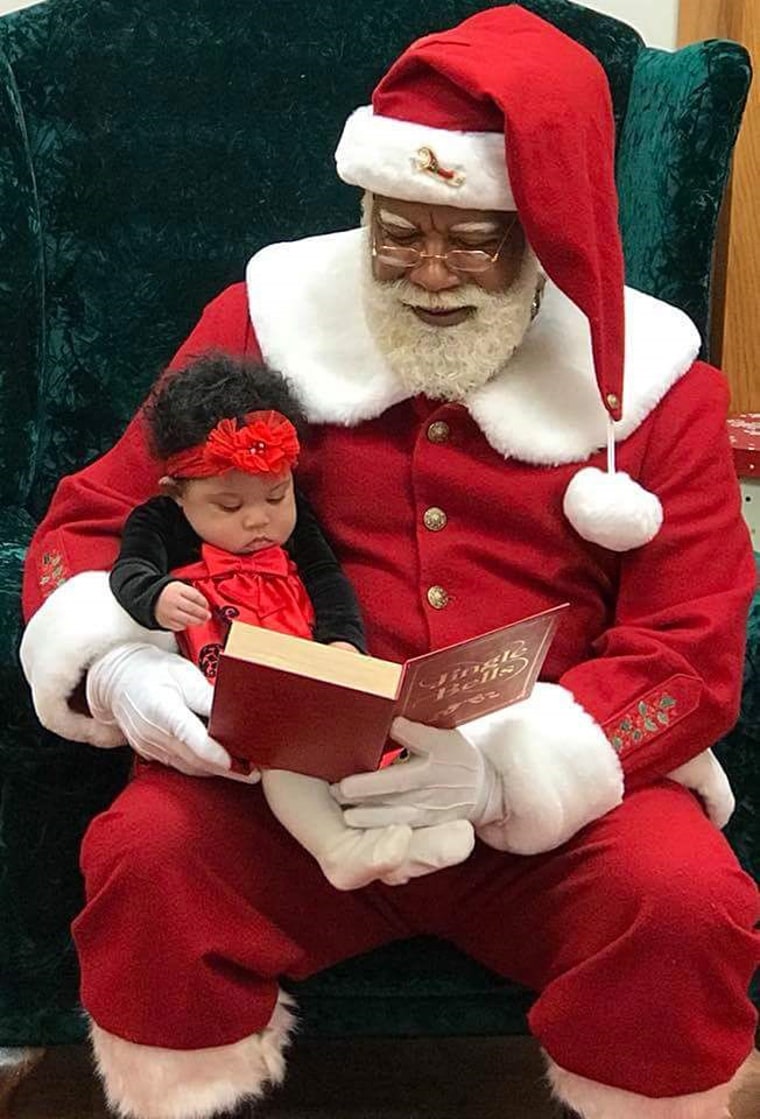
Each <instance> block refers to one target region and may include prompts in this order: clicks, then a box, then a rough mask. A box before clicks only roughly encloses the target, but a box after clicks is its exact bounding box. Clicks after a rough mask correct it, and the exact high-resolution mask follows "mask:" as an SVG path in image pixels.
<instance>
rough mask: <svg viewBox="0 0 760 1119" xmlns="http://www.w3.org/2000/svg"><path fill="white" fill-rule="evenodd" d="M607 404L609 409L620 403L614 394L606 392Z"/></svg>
mask: <svg viewBox="0 0 760 1119" xmlns="http://www.w3.org/2000/svg"><path fill="white" fill-rule="evenodd" d="M607 403H608V404H609V406H610V408H617V406H618V404H619V403H620V400H619V398H618V397H617V396H616V395H615V393H614V392H608V393H607Z"/></svg>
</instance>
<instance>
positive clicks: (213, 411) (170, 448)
mask: <svg viewBox="0 0 760 1119" xmlns="http://www.w3.org/2000/svg"><path fill="white" fill-rule="evenodd" d="M269 408H272V409H274V411H276V412H281V413H282V415H283V416H285V417H286V418H287V419H289V420H290V422H291V423H292V424H293V426H294V427H295V429H296V431H297V432H298V435H299V438H301V437H302V436H303V434H304V430H305V427H306V417H305V415H304V412H303V409H302V407H301V405H300V403H299V401H298V399H297V397H296V396H295V394H294V393H293V391H292V389H291V388H290V386H289V385H288V384H287V382H286V381H285V379H284V377H283V376H282V374H281V373H277V372H275V370H273V369H268V368H267V367H266V366H265V365H261V364H259V363H257V362H255V361H251V360H250V359H248V358H238V357H232V356H231V355H230V354H225V353H223V352H221V351H209V352H208V353H205V354H202V355H201V356H200V357H198V358H195V359H194V360H193V361H191V362H189V363H188V364H187V365H185V366H183V367H182V368H181V369H176V370H172V371H171V372H169V373H166V374H165V375H164V376H163V377H162V378H161V380H160V381H159V382H158V384H157V385H156V386H155V388H154V389H153V391H152V393H151V394H150V396H149V398H148V400H147V401H146V404H145V408H144V416H145V420H146V422H147V426H148V434H149V438H150V443H151V449H152V451H153V453H154V454H155V455H156V457H157V458H160V459H166V458H168V457H169V455H173V454H177V452H179V451H186V450H187V449H188V448H189V447H194V446H196V444H198V443H203V442H204V441H205V439H206V437H207V436H208V434H209V432H210V431H211V430H212V429H213V428H214V427H216V425H217V424H218V423H219V421H220V420H226V419H238V420H242V417H243V416H244V415H245V414H246V412H255V411H258V410H259V409H261V410H267V409H269Z"/></svg>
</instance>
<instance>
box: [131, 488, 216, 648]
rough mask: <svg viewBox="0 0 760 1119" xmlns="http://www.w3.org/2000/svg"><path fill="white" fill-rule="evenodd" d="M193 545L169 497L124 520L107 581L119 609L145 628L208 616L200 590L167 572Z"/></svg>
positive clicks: (182, 623) (186, 622)
mask: <svg viewBox="0 0 760 1119" xmlns="http://www.w3.org/2000/svg"><path fill="white" fill-rule="evenodd" d="M191 545H192V530H191V529H190V528H189V525H187V522H186V521H185V520H184V518H183V516H182V513H181V511H180V510H179V507H178V506H176V505H175V503H174V502H173V501H172V500H171V499H170V498H152V499H151V500H150V501H146V502H144V503H143V504H142V505H138V506H137V508H136V509H134V510H133V511H132V513H131V514H130V516H129V517H128V518H127V521H126V524H125V525H124V530H123V533H122V538H121V549H120V551H119V556H118V559H117V560H116V563H115V564H114V566H113V568H112V570H111V574H110V577H109V582H110V586H111V591H112V593H113V595H114V597H115V599H116V601H117V602H118V603H119V605H120V606H122V607H123V608H124V610H126V612H127V613H128V614H129V615H130V617H132V618H134V620H135V621H136V622H138V623H139V624H140V625H142V626H145V628H146V629H171V630H180V629H184V628H185V626H188V625H195V624H197V623H198V622H203V621H205V620H206V619H207V618H208V603H207V602H206V600H205V598H204V597H203V595H202V594H201V593H200V591H196V590H194V589H193V588H192V587H189V586H188V585H187V584H186V583H182V582H180V581H179V580H178V579H174V578H173V577H172V576H171V575H170V574H169V571H170V570H171V568H173V567H177V566H178V565H179V564H180V563H181V562H183V561H185V560H186V559H187V555H186V554H184V555H183V554H182V553H183V552H185V553H186V552H187V549H188V547H189V546H191Z"/></svg>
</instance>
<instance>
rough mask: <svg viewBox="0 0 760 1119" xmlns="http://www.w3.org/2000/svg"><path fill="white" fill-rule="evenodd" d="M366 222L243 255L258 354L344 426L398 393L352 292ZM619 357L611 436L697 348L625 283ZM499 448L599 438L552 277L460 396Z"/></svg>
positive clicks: (577, 335) (580, 330)
mask: <svg viewBox="0 0 760 1119" xmlns="http://www.w3.org/2000/svg"><path fill="white" fill-rule="evenodd" d="M368 267H369V258H368V253H367V248H366V230H364V229H353V230H349V231H347V232H342V233H330V234H326V235H325V236H321V237H310V238H307V239H305V240H302V241H292V242H285V243H281V244H277V245H269V246H267V248H264V249H262V250H261V251H260V252H258V253H257V254H256V255H255V256H254V257H253V259H252V260H251V261H250V262H249V264H248V269H247V274H246V281H247V288H248V301H249V310H250V315H251V321H252V323H253V325H254V329H255V331H256V336H257V338H258V341H259V345H260V346H261V349H262V353H263V356H264V358H265V360H266V361H267V362H269V363H270V364H271V365H272V366H273V367H274V368H276V369H279V370H280V371H281V372H282V373H283V374H284V375H285V376H286V377H287V378H288V380H289V381H290V382H291V383H292V384H293V386H294V387H295V388H296V390H297V391H298V393H299V395H300V396H301V398H302V400H303V402H304V405H305V407H306V411H307V415H308V418H309V419H310V420H311V422H313V423H338V424H345V425H347V426H351V425H354V424H358V423H360V422H361V421H362V420H366V419H372V418H374V417H376V416H379V415H381V414H382V413H383V412H384V411H385V410H386V409H387V408H389V407H391V406H392V405H393V404H397V403H399V401H401V400H404V399H405V398H406V397H407V395H408V393H407V392H406V390H405V389H404V387H403V386H402V385H401V384H400V383H399V381H398V380H397V378H396V376H395V374H394V373H393V372H392V370H391V369H390V368H389V367H388V365H387V364H386V362H385V359H384V358H383V356H382V354H381V353H380V351H379V350H378V349H377V346H376V345H375V342H374V340H373V338H372V335H371V333H370V331H369V328H368V326H367V322H366V319H365V317H364V311H363V308H362V304H361V289H362V285H363V283H364V277H363V271H364V270H366V269H367V268H368ZM625 314H626V332H625V348H626V364H625V395H624V407H623V412H624V414H623V419H622V420H620V421H619V422H617V423H616V424H615V435H616V439H617V440H618V441H622V440H624V439H626V438H627V437H628V436H629V435H630V434H631V433H632V432H633V431H635V430H636V428H638V427H639V425H640V424H641V423H642V422H643V421H644V420H645V419H646V417H647V416H648V415H649V413H650V412H651V411H652V410H653V409H654V408H655V407H656V405H657V404H658V402H659V401H660V400H661V399H662V397H663V396H664V395H665V393H666V392H667V391H668V389H669V388H670V387H671V386H672V385H673V384H674V383H675V382H676V381H677V380H678V379H679V378H680V377H682V376H683V375H684V374H685V373H686V372H687V371H688V369H689V368H690V366H691V365H692V363H693V361H694V359H695V357H696V356H697V354H698V352H699V346H700V339H699V334H698V332H697V329H696V327H695V326H694V324H693V323H692V322H691V320H690V319H689V318H688V316H686V315H685V314H684V313H683V312H682V311H679V310H677V309H676V308H675V307H671V306H669V305H668V304H667V303H663V302H662V301H661V300H658V299H654V298H652V296H649V295H644V294H643V293H642V292H638V291H634V290H633V289H632V288H626V292H625ZM464 403H465V404H466V406H467V408H468V410H469V411H470V413H471V415H472V417H473V419H474V420H475V422H476V423H477V424H478V426H479V427H480V429H481V430H482V432H483V434H484V435H485V437H486V439H487V440H488V442H489V443H490V444H491V446H492V447H494V449H495V450H497V451H499V452H500V453H501V454H502V455H504V456H505V457H514V458H517V459H519V460H521V461H523V462H531V463H542V464H547V465H559V464H560V463H570V462H583V461H585V460H586V459H588V458H589V457H590V456H591V455H592V454H593V453H594V452H595V451H597V450H599V449H601V448H602V447H604V446H605V445H606V441H607V427H606V424H607V420H606V412H605V410H604V408H603V406H602V403H601V400H600V398H599V393H598V390H597V385H596V380H595V377H594V369H593V361H592V354H591V341H590V333H589V327H588V322H587V320H586V318H585V316H584V315H583V314H582V312H581V311H579V310H578V308H577V307H576V306H575V304H574V303H572V302H571V301H570V300H569V299H568V298H567V297H566V296H565V295H563V294H562V292H561V291H560V290H559V289H558V288H557V287H556V286H555V285H553V284H551V283H548V284H547V286H546V290H545V294H544V299H543V303H542V306H541V310H540V312H539V314H538V317H537V318H536V320H535V322H534V323H533V325H532V326H531V328H530V329H529V331H528V333H527V335H526V336H525V339H524V340H523V342H522V344H521V345H520V347H519V348H518V350H517V351H516V352H515V354H514V355H513V356H512V358H510V360H509V362H508V363H507V365H506V366H505V368H504V370H503V372H502V373H501V374H500V375H499V376H497V377H496V378H494V380H492V381H490V382H489V383H488V384H487V385H486V386H485V387H484V388H481V389H478V390H476V391H474V392H473V393H471V394H470V396H469V397H468V398H467V399H466V400H465V402H464Z"/></svg>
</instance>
